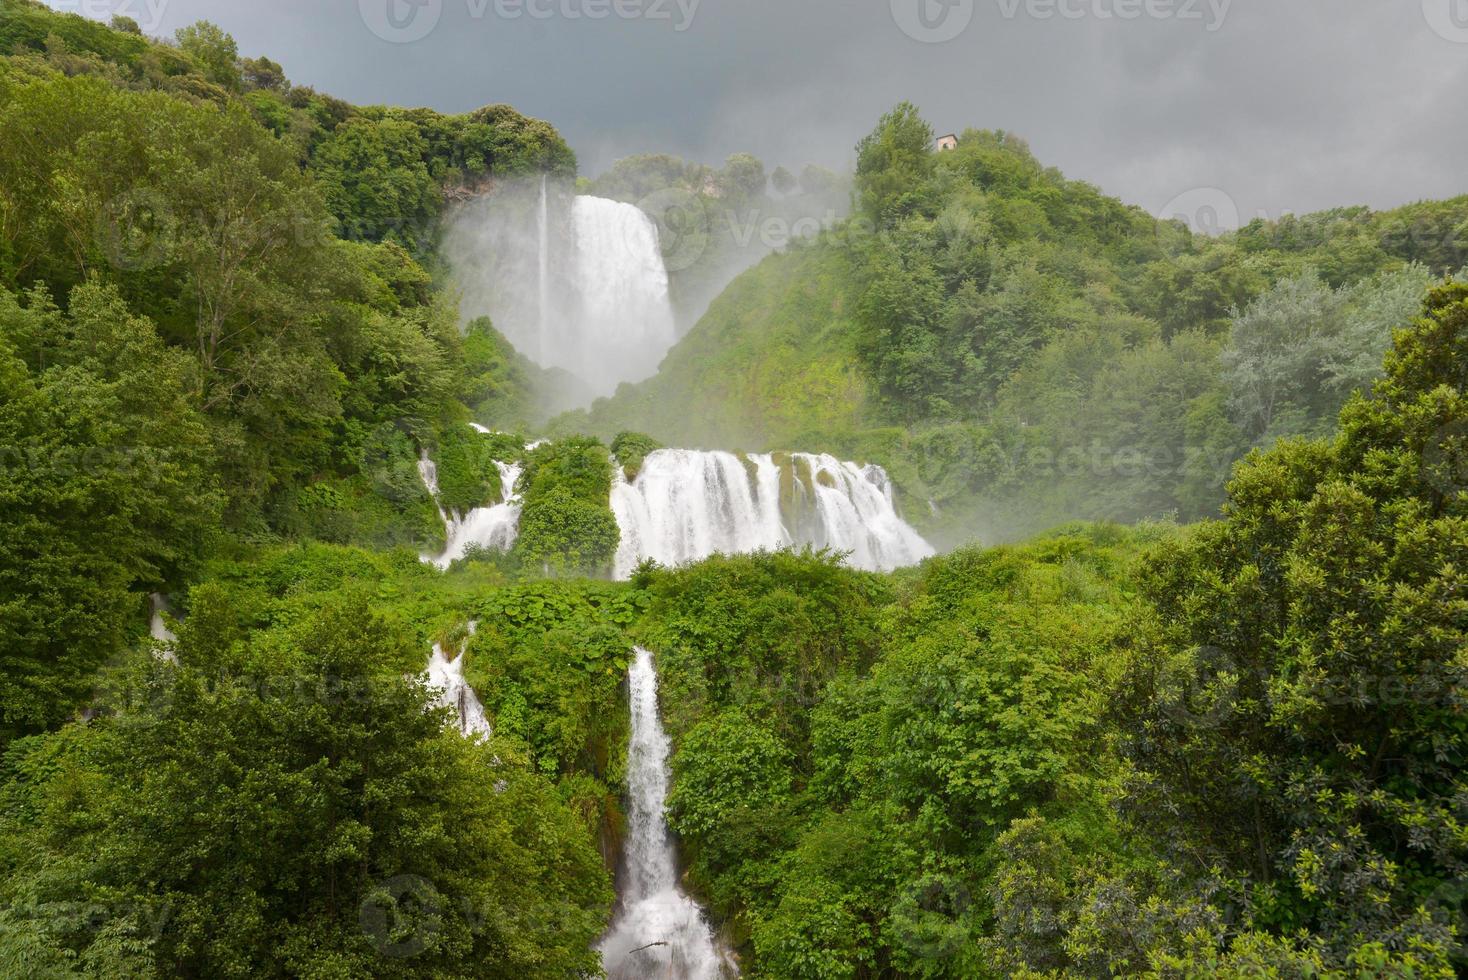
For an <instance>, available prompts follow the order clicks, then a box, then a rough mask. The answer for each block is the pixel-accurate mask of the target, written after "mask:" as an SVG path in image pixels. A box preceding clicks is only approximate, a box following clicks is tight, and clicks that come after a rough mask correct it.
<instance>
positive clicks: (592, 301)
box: [443, 177, 677, 408]
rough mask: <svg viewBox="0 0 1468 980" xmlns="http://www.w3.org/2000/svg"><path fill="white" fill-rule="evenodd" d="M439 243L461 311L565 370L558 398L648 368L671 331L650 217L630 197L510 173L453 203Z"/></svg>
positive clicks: (570, 400)
mask: <svg viewBox="0 0 1468 980" xmlns="http://www.w3.org/2000/svg"><path fill="white" fill-rule="evenodd" d="M443 251H444V255H445V257H446V258H447V260H448V262H449V265H450V266H451V267H452V269H453V276H454V282H455V285H456V286H457V287H458V290H459V292H460V294H461V302H460V307H461V309H462V310H463V311H464V314H465V315H466V316H467V317H469V318H473V317H478V316H482V315H487V316H489V318H490V319H491V320H492V321H493V322H494V325H495V328H496V329H498V330H499V331H500V332H501V333H503V334H504V335H505V337H506V338H508V339H509V341H510V343H511V344H513V345H514V346H515V349H516V350H518V351H519V352H520V353H522V354H524V355H525V356H526V357H528V358H529V359H531V360H532V361H535V362H536V363H537V364H539V365H540V366H541V367H544V368H553V369H559V371H561V372H565V373H566V374H568V375H570V376H571V377H562V378H560V379H559V380H558V381H556V382H555V384H556V385H557V386H558V387H559V388H563V389H564V390H557V391H555V392H552V393H550V394H551V395H553V396H554V398H555V400H556V403H557V406H558V407H560V408H579V407H585V406H586V405H588V404H590V402H591V400H592V399H593V398H598V397H601V396H603V395H610V394H612V393H613V392H614V391H616V389H617V386H618V385H619V384H621V383H623V382H628V381H642V380H643V379H645V378H648V377H651V376H652V374H653V373H654V372H655V371H656V370H657V367H658V364H659V363H660V362H661V361H662V359H663V356H664V355H665V354H666V353H667V352H668V350H669V349H670V348H671V347H672V346H673V344H674V342H675V341H676V340H677V331H676V328H675V323H674V317H673V305H672V300H671V297H670V294H669V288H668V271H667V268H666V266H665V264H664V262H663V252H662V246H661V243H660V241H659V237H658V225H657V223H656V222H655V221H654V220H653V219H652V218H651V217H649V216H648V215H647V214H646V213H645V212H644V211H642V210H641V209H640V208H638V207H637V206H636V205H633V204H627V203H624V202H621V201H613V200H609V199H607V198H601V197H592V196H589V195H584V194H575V193H572V192H571V189H570V188H569V187H568V186H567V185H565V184H563V183H559V182H557V181H555V180H554V179H547V178H545V177H542V178H540V179H539V180H538V181H535V182H534V183H530V182H525V183H523V184H514V183H511V184H509V185H507V186H506V187H504V188H502V189H501V190H500V191H498V192H497V193H495V194H492V195H487V196H485V197H481V198H478V199H476V200H474V201H472V202H470V203H468V204H466V205H464V206H462V207H460V208H459V209H458V210H456V211H455V212H454V214H453V216H452V217H451V219H450V221H449V224H448V227H447V230H446V232H445V239H444V243H443Z"/></svg>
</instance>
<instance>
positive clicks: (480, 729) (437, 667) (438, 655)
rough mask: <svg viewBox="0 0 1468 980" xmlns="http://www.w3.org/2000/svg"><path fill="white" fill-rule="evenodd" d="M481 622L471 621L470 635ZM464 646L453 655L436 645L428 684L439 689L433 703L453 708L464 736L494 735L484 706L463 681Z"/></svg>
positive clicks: (430, 663) (429, 666)
mask: <svg viewBox="0 0 1468 980" xmlns="http://www.w3.org/2000/svg"><path fill="white" fill-rule="evenodd" d="M477 626H478V624H477V623H474V622H471V623H470V624H469V635H470V636H473V635H474V631H475V629H476V628H477ZM467 646H468V641H467V640H465V642H464V645H463V646H461V647H460V648H459V650H458V651H457V652H455V653H454V655H453V656H449V655H448V654H447V653H445V652H444V649H443V647H442V646H441V645H440V644H437V643H435V644H434V645H433V655H432V656H430V657H429V658H428V675H427V681H428V686H429V687H431V688H433V689H434V690H435V691H437V692H438V695H437V697H436V698H435V701H434V703H435V704H439V705H443V706H445V707H449V708H453V709H454V711H455V712H456V713H457V715H458V718H459V731H460V732H461V733H463V734H464V735H475V736H480V735H483V736H488V735H489V734H491V731H492V730H491V728H490V725H489V719H488V718H487V717H486V716H485V714H484V705H483V704H481V703H480V701H479V695H477V694H475V693H474V688H472V687H470V686H469V685H468V683H467V682H466V681H465V680H464V649H465V647H467Z"/></svg>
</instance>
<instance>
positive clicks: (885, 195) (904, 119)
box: [856, 102, 933, 227]
mask: <svg viewBox="0 0 1468 980" xmlns="http://www.w3.org/2000/svg"><path fill="white" fill-rule="evenodd" d="M932 147H933V127H932V126H930V125H929V124H928V123H927V122H926V121H925V120H924V119H923V118H922V116H920V115H919V114H918V110H917V107H916V106H914V105H913V104H912V103H910V102H902V103H899V104H898V105H897V107H896V108H894V109H893V110H892V111H891V112H888V113H887V114H886V115H884V116H883V117H882V119H881V121H880V122H878V123H877V128H876V129H874V130H872V132H871V133H869V134H867V135H866V136H864V137H862V139H861V142H859V143H857V144H856V195H857V201H858V204H859V206H860V207H861V209H862V210H863V211H865V212H866V214H867V216H868V217H869V218H870V219H871V220H872V221H875V222H876V223H877V224H878V226H879V227H886V226H887V225H890V224H891V223H892V222H893V221H894V220H895V219H896V217H897V216H898V215H899V214H900V213H902V212H904V211H906V210H908V209H909V208H910V206H911V201H910V199H909V198H908V196H907V195H909V194H910V193H911V192H912V190H913V189H914V188H916V187H917V186H918V185H919V184H920V183H921V182H922V181H923V180H924V179H925V178H926V177H927V175H928V174H929V173H930V172H931V171H932V168H933V150H932Z"/></svg>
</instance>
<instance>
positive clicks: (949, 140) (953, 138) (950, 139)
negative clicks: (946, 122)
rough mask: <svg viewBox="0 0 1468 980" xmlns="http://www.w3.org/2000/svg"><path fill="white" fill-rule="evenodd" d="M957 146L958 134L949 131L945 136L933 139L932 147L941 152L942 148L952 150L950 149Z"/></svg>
mask: <svg viewBox="0 0 1468 980" xmlns="http://www.w3.org/2000/svg"><path fill="white" fill-rule="evenodd" d="M957 146H958V134H957V133H949V134H948V135H947V136H939V137H938V138H937V140H935V141H934V142H933V149H935V150H937V151H938V152H939V153H941V152H943V151H944V150H952V149H955V148H957Z"/></svg>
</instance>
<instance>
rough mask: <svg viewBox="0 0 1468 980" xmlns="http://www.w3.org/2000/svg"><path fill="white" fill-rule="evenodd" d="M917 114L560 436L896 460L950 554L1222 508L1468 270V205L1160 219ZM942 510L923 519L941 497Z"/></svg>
mask: <svg viewBox="0 0 1468 980" xmlns="http://www.w3.org/2000/svg"><path fill="white" fill-rule="evenodd" d="M931 135H932V133H931V128H930V127H929V126H928V125H927V124H926V123H925V122H924V121H923V120H922V119H921V118H920V117H919V116H918V115H917V113H916V110H914V109H913V108H912V107H910V106H903V107H899V108H898V109H897V110H895V111H894V112H893V113H891V114H889V115H888V116H887V117H885V118H884V119H883V121H882V122H881V124H880V125H879V126H878V127H877V129H876V130H874V131H873V133H872V134H871V135H870V136H868V137H867V138H866V139H865V140H864V141H863V142H862V144H861V145H860V146H859V147H858V153H859V164H858V170H857V174H856V183H855V195H856V204H857V210H856V213H855V214H854V215H853V216H852V217H851V218H850V219H848V220H846V221H845V222H842V223H841V224H839V225H838V226H837V227H835V228H834V229H832V230H830V231H828V232H826V233H823V234H822V235H821V236H819V237H818V238H816V239H814V240H811V241H807V242H801V243H798V244H796V245H793V246H792V247H790V248H789V249H787V250H785V251H783V252H782V253H780V254H777V255H775V256H772V257H770V258H768V259H766V260H765V261H763V262H762V263H760V264H759V265H758V266H756V267H754V268H753V269H750V270H749V271H747V272H745V273H744V274H743V275H742V276H740V277H739V278H738V279H737V280H735V281H734V283H733V284H732V285H731V286H730V287H729V288H728V289H727V290H726V291H725V292H724V293H723V294H722V295H721V296H720V297H719V299H718V300H716V301H715V302H714V303H713V305H711V306H710V308H709V310H708V312H707V314H706V315H705V316H704V317H703V319H702V320H701V321H700V322H699V323H698V324H697V325H696V326H695V327H694V328H693V329H692V330H691V331H690V332H689V334H688V335H687V336H686V337H685V338H684V339H683V340H682V341H681V342H680V343H679V344H678V346H676V347H675V348H674V349H673V350H672V351H671V352H670V353H669V355H668V357H667V359H666V360H665V361H664V363H663V365H662V367H661V369H660V370H659V372H658V374H657V376H656V377H654V378H652V379H651V380H649V381H646V382H644V383H642V384H639V385H633V386H625V387H624V388H623V389H622V390H620V391H619V392H618V393H617V394H616V395H615V396H614V397H613V398H611V399H608V400H604V401H601V402H598V403H597V404H596V405H595V406H593V408H592V409H591V410H590V411H589V412H587V413H577V414H573V415H570V416H566V417H563V418H562V419H560V420H559V421H558V422H557V423H556V425H557V427H558V428H561V429H564V430H582V431H591V432H596V433H602V434H606V435H610V434H611V433H613V432H615V431H617V430H620V429H629V428H630V429H639V430H643V431H646V432H648V433H650V434H651V435H653V436H655V437H657V438H659V439H660V440H662V441H664V442H666V443H668V444H673V445H683V444H686V445H697V446H726V447H735V446H737V447H745V448H752V449H764V448H768V449H785V448H795V449H809V450H819V451H830V452H834V453H837V454H844V455H846V456H849V457H855V458H860V459H864V460H869V461H875V462H879V463H882V464H884V465H885V466H886V467H887V468H888V469H889V470H890V471H891V472H892V474H893V476H894V477H895V479H896V480H897V483H898V486H899V488H900V489H901V491H902V492H903V496H904V499H905V501H906V504H907V513H908V516H909V517H910V518H913V519H914V520H916V521H918V522H919V523H920V524H921V525H923V526H924V527H925V529H926V530H927V532H928V533H929V534H931V535H933V536H935V537H936V538H937V539H938V540H939V541H943V542H947V543H960V542H962V541H966V540H970V539H972V538H973V537H975V536H980V537H983V538H985V539H987V540H996V539H1009V538H1014V537H1022V536H1024V535H1026V534H1030V533H1034V532H1036V531H1038V530H1041V529H1043V528H1045V527H1048V526H1051V525H1053V524H1056V523H1059V522H1061V521H1065V520H1070V519H1076V518H1086V519H1108V520H1126V521H1131V520H1138V519H1143V518H1151V517H1164V516H1175V517H1177V518H1180V519H1182V520H1195V519H1198V518H1201V517H1205V516H1207V515H1209V514H1212V513H1214V512H1216V509H1217V507H1218V505H1219V503H1220V502H1221V500H1222V492H1223V484H1224V481H1225V480H1226V478H1227V476H1228V473H1229V470H1230V468H1231V465H1232V464H1233V462H1235V461H1236V460H1238V459H1240V458H1242V457H1243V456H1244V455H1245V454H1246V453H1247V452H1248V450H1249V449H1251V448H1254V447H1258V446H1266V445H1270V444H1272V443H1274V442H1275V441H1277V440H1278V439H1280V438H1284V437H1288V436H1293V435H1321V434H1325V433H1328V432H1329V431H1331V429H1332V427H1333V424H1334V421H1333V420H1334V418H1335V413H1336V412H1337V411H1339V409H1340V407H1341V406H1342V405H1343V404H1344V402H1345V400H1346V398H1347V396H1348V395H1349V394H1350V393H1351V392H1353V391H1360V390H1364V389H1365V388H1366V387H1367V386H1369V384H1370V383H1371V381H1372V380H1373V379H1374V378H1375V377H1376V376H1377V374H1378V371H1379V365H1378V362H1379V360H1380V356H1381V354H1382V353H1383V352H1384V351H1385V350H1386V347H1387V345H1388V344H1389V343H1390V340H1391V329H1392V325H1393V324H1396V323H1400V322H1401V320H1402V319H1403V317H1405V316H1408V315H1410V313H1411V311H1412V310H1413V309H1415V308H1416V306H1417V305H1418V304H1419V303H1420V302H1421V298H1422V295H1423V294H1424V292H1425V291H1426V289H1427V286H1428V284H1429V282H1430V281H1432V279H1433V278H1434V277H1438V276H1442V275H1444V274H1446V273H1449V272H1453V271H1456V270H1458V269H1460V268H1462V267H1463V266H1464V264H1465V263H1468V248H1465V246H1464V244H1463V243H1464V242H1465V241H1468V197H1464V198H1457V199H1455V200H1451V201H1443V202H1424V203H1419V204H1414V205H1409V206H1407V207H1403V208H1400V209H1396V210H1393V211H1386V212H1372V211H1370V210H1368V209H1366V208H1347V209H1340V210H1336V211H1331V212H1325V213H1322V214H1316V215H1307V216H1304V217H1300V218H1293V217H1292V218H1287V219H1284V220H1282V221H1279V222H1274V223H1268V222H1263V221H1256V222H1254V223H1252V224H1250V225H1249V226H1247V227H1246V228H1244V229H1242V230H1240V231H1238V232H1236V233H1233V234H1229V235H1224V236H1221V237H1216V238H1212V237H1206V236H1200V235H1195V234H1192V233H1190V232H1189V230H1188V229H1187V228H1186V227H1184V226H1183V225H1182V224H1181V223H1179V222H1159V221H1157V220H1154V219H1153V218H1152V217H1150V216H1148V215H1147V214H1145V213H1143V212H1142V211H1141V210H1139V209H1137V208H1135V207H1130V206H1127V205H1124V204H1122V203H1121V202H1120V201H1117V200H1115V199H1114V198H1109V197H1107V196H1105V195H1104V194H1103V193H1101V192H1100V191H1099V190H1097V189H1096V188H1094V187H1092V186H1090V185H1088V184H1085V183H1083V182H1078V181H1073V180H1068V179H1066V178H1065V177H1064V176H1063V175H1061V174H1060V173H1059V172H1058V171H1056V170H1054V169H1052V168H1046V167H1044V166H1043V165H1042V164H1041V163H1040V162H1039V161H1038V160H1036V159H1035V158H1034V156H1033V155H1032V154H1031V153H1030V151H1029V149H1028V147H1027V146H1026V145H1025V143H1024V141H1023V140H1020V139H1018V138H1016V137H1015V136H1013V135H1012V134H1008V133H1002V132H985V131H974V130H970V131H968V132H965V133H964V134H963V135H962V137H961V139H960V142H959V146H958V147H957V149H954V150H951V151H946V152H941V153H935V152H933V151H932V150H931V148H930V146H931ZM929 502H930V503H931V506H926V504H928V503H929Z"/></svg>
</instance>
